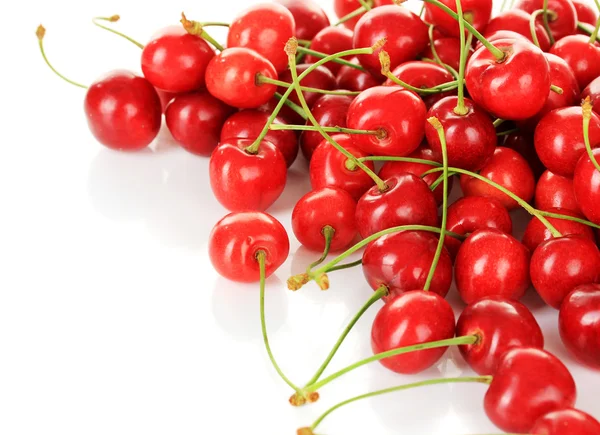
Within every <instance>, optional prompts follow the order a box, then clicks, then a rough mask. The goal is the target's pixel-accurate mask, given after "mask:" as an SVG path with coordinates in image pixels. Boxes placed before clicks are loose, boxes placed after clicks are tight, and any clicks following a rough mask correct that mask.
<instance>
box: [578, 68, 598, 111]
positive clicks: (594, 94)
mask: <svg viewBox="0 0 600 435" xmlns="http://www.w3.org/2000/svg"><path fill="white" fill-rule="evenodd" d="M586 97H590V100H591V102H592V106H593V109H594V112H596V113H600V77H598V78H596V79H594V80H592V81H591V82H590V84H589V85H587V86H586V88H585V89H584V90H583V92H582V93H581V99H582V100H585V98H586Z"/></svg>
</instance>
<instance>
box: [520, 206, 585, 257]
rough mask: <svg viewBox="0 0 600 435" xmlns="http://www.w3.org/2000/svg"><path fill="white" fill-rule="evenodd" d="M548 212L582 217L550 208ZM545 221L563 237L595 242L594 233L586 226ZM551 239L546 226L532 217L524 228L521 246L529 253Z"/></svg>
mask: <svg viewBox="0 0 600 435" xmlns="http://www.w3.org/2000/svg"><path fill="white" fill-rule="evenodd" d="M548 211H549V212H551V213H559V214H564V215H567V216H573V217H578V218H581V217H582V216H581V215H580V214H579V213H574V212H572V211H570V210H563V209H560V208H551V209H549V210H548ZM547 219H548V221H550V223H551V224H552V225H553V226H554V228H556V229H557V230H558V232H559V233H561V234H562V235H563V236H570V235H578V236H581V237H584V238H586V239H589V240H591V241H593V242H595V241H596V236H595V235H594V231H593V230H592V229H591V228H590V227H588V226H587V225H584V224H580V223H578V222H573V221H570V220H566V219H555V218H547ZM551 238H552V233H551V232H550V230H549V229H548V228H546V226H545V225H544V224H543V223H542V222H541V221H540V220H539V219H538V218H536V217H532V218H531V220H530V221H529V224H528V225H527V228H525V233H524V234H523V244H524V245H525V246H527V248H528V249H529V250H530V251H531V252H533V251H535V249H536V248H537V247H538V246H539V245H541V244H542V243H543V242H545V241H546V240H550V239H551Z"/></svg>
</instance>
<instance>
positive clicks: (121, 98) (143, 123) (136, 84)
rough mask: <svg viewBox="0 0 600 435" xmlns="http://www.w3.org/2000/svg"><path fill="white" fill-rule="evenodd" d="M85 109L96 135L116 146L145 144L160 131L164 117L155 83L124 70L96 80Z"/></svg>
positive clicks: (130, 148) (131, 148)
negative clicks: (153, 84)
mask: <svg viewBox="0 0 600 435" xmlns="http://www.w3.org/2000/svg"><path fill="white" fill-rule="evenodd" d="M84 110H85V115H86V118H87V122H88V126H89V128H90V130H91V132H92V134H93V135H94V137H95V138H96V139H97V140H98V142H100V143H101V144H102V145H104V146H106V147H108V148H112V149H116V150H124V151H135V150H139V149H142V148H145V147H146V146H148V145H149V144H150V143H151V142H152V141H153V140H154V138H155V137H156V135H157V134H158V131H159V130H160V123H161V120H162V109H161V105H160V99H159V98H158V94H157V93H156V90H155V89H154V87H153V86H152V85H151V84H150V82H148V80H146V79H144V78H143V77H139V76H137V75H135V74H134V73H132V72H129V71H124V70H117V71H112V72H110V73H108V74H106V75H104V76H102V77H100V78H99V79H98V80H96V81H95V82H94V83H92V84H91V85H90V87H89V88H88V90H87V93H86V94H85V103H84Z"/></svg>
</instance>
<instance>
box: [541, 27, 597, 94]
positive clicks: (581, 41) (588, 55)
mask: <svg viewBox="0 0 600 435" xmlns="http://www.w3.org/2000/svg"><path fill="white" fill-rule="evenodd" d="M550 53H552V54H555V55H557V56H558V57H561V58H562V59H564V60H565V62H567V63H568V64H569V66H570V67H571V69H572V70H573V73H574V74H575V78H577V83H579V87H580V88H581V89H583V88H585V87H586V86H587V85H589V84H590V82H591V81H592V80H594V79H595V78H596V77H598V76H600V44H599V43H597V42H595V43H593V44H590V38H589V36H587V35H569V36H565V37H564V38H562V39H559V40H558V41H556V44H554V45H553V46H552V49H551V50H550Z"/></svg>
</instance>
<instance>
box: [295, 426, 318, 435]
mask: <svg viewBox="0 0 600 435" xmlns="http://www.w3.org/2000/svg"><path fill="white" fill-rule="evenodd" d="M296 433H297V434H298V435H314V432H313V431H312V429H311V428H310V427H301V428H300V429H298V432H296Z"/></svg>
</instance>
